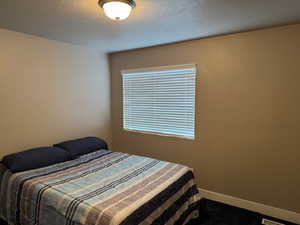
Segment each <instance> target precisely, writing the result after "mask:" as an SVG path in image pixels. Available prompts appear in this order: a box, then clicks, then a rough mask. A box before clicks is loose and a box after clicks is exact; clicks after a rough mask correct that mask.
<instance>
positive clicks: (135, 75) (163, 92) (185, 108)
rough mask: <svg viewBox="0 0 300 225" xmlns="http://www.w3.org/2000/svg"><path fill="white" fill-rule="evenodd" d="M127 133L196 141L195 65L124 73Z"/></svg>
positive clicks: (124, 115) (124, 124)
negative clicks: (143, 133)
mask: <svg viewBox="0 0 300 225" xmlns="http://www.w3.org/2000/svg"><path fill="white" fill-rule="evenodd" d="M122 77H123V127H124V129H125V130H129V131H137V132H146V133H154V134H160V135H170V136H177V137H184V138H189V139H194V137H195V133H194V131H195V81H196V65H181V66H168V67H159V68H148V69H138V70H126V71H122Z"/></svg>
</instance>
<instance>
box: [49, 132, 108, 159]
mask: <svg viewBox="0 0 300 225" xmlns="http://www.w3.org/2000/svg"><path fill="white" fill-rule="evenodd" d="M54 146H55V147H59V148H62V149H65V150H66V151H68V152H69V153H70V155H71V157H72V158H77V157H79V156H81V155H84V154H87V153H90V152H94V151H97V150H100V149H107V143H106V142H105V141H104V140H102V139H100V138H97V137H86V138H80V139H75V140H70V141H65V142H61V143H58V144H55V145H54Z"/></svg>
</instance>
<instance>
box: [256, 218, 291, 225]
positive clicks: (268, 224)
mask: <svg viewBox="0 0 300 225" xmlns="http://www.w3.org/2000/svg"><path fill="white" fill-rule="evenodd" d="M261 223H262V224H264V225H285V224H283V223H278V222H275V221H272V220H267V219H263V220H262V222H261Z"/></svg>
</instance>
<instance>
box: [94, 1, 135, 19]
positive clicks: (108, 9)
mask: <svg viewBox="0 0 300 225" xmlns="http://www.w3.org/2000/svg"><path fill="white" fill-rule="evenodd" d="M99 5H100V6H101V7H102V8H103V10H104V12H105V14H106V16H108V17H109V18H110V19H113V20H125V19H126V18H127V17H128V16H129V15H130V13H131V10H132V9H133V8H134V7H135V6H136V4H135V2H134V0H99Z"/></svg>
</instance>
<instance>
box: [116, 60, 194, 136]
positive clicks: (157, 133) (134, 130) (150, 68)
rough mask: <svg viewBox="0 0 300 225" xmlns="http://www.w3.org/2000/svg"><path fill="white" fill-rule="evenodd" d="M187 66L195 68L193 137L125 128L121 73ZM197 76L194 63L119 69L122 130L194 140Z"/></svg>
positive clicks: (185, 67)
mask: <svg viewBox="0 0 300 225" xmlns="http://www.w3.org/2000/svg"><path fill="white" fill-rule="evenodd" d="M188 68H195V84H194V85H195V97H194V136H193V137H189V136H186V135H179V134H167V133H162V132H158V131H157V132H156V131H146V130H144V131H143V130H137V129H128V128H125V126H124V79H123V75H126V74H134V73H147V72H155V71H164V70H176V69H188ZM197 77H198V65H197V64H196V63H190V64H179V65H171V66H156V67H143V68H137V69H125V70H121V85H122V91H121V95H122V96H121V99H122V128H123V130H124V131H126V132H133V133H140V134H152V135H158V136H165V137H175V138H181V139H187V140H195V139H196V137H197V134H196V110H197V107H196V103H197V101H196V98H197Z"/></svg>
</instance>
